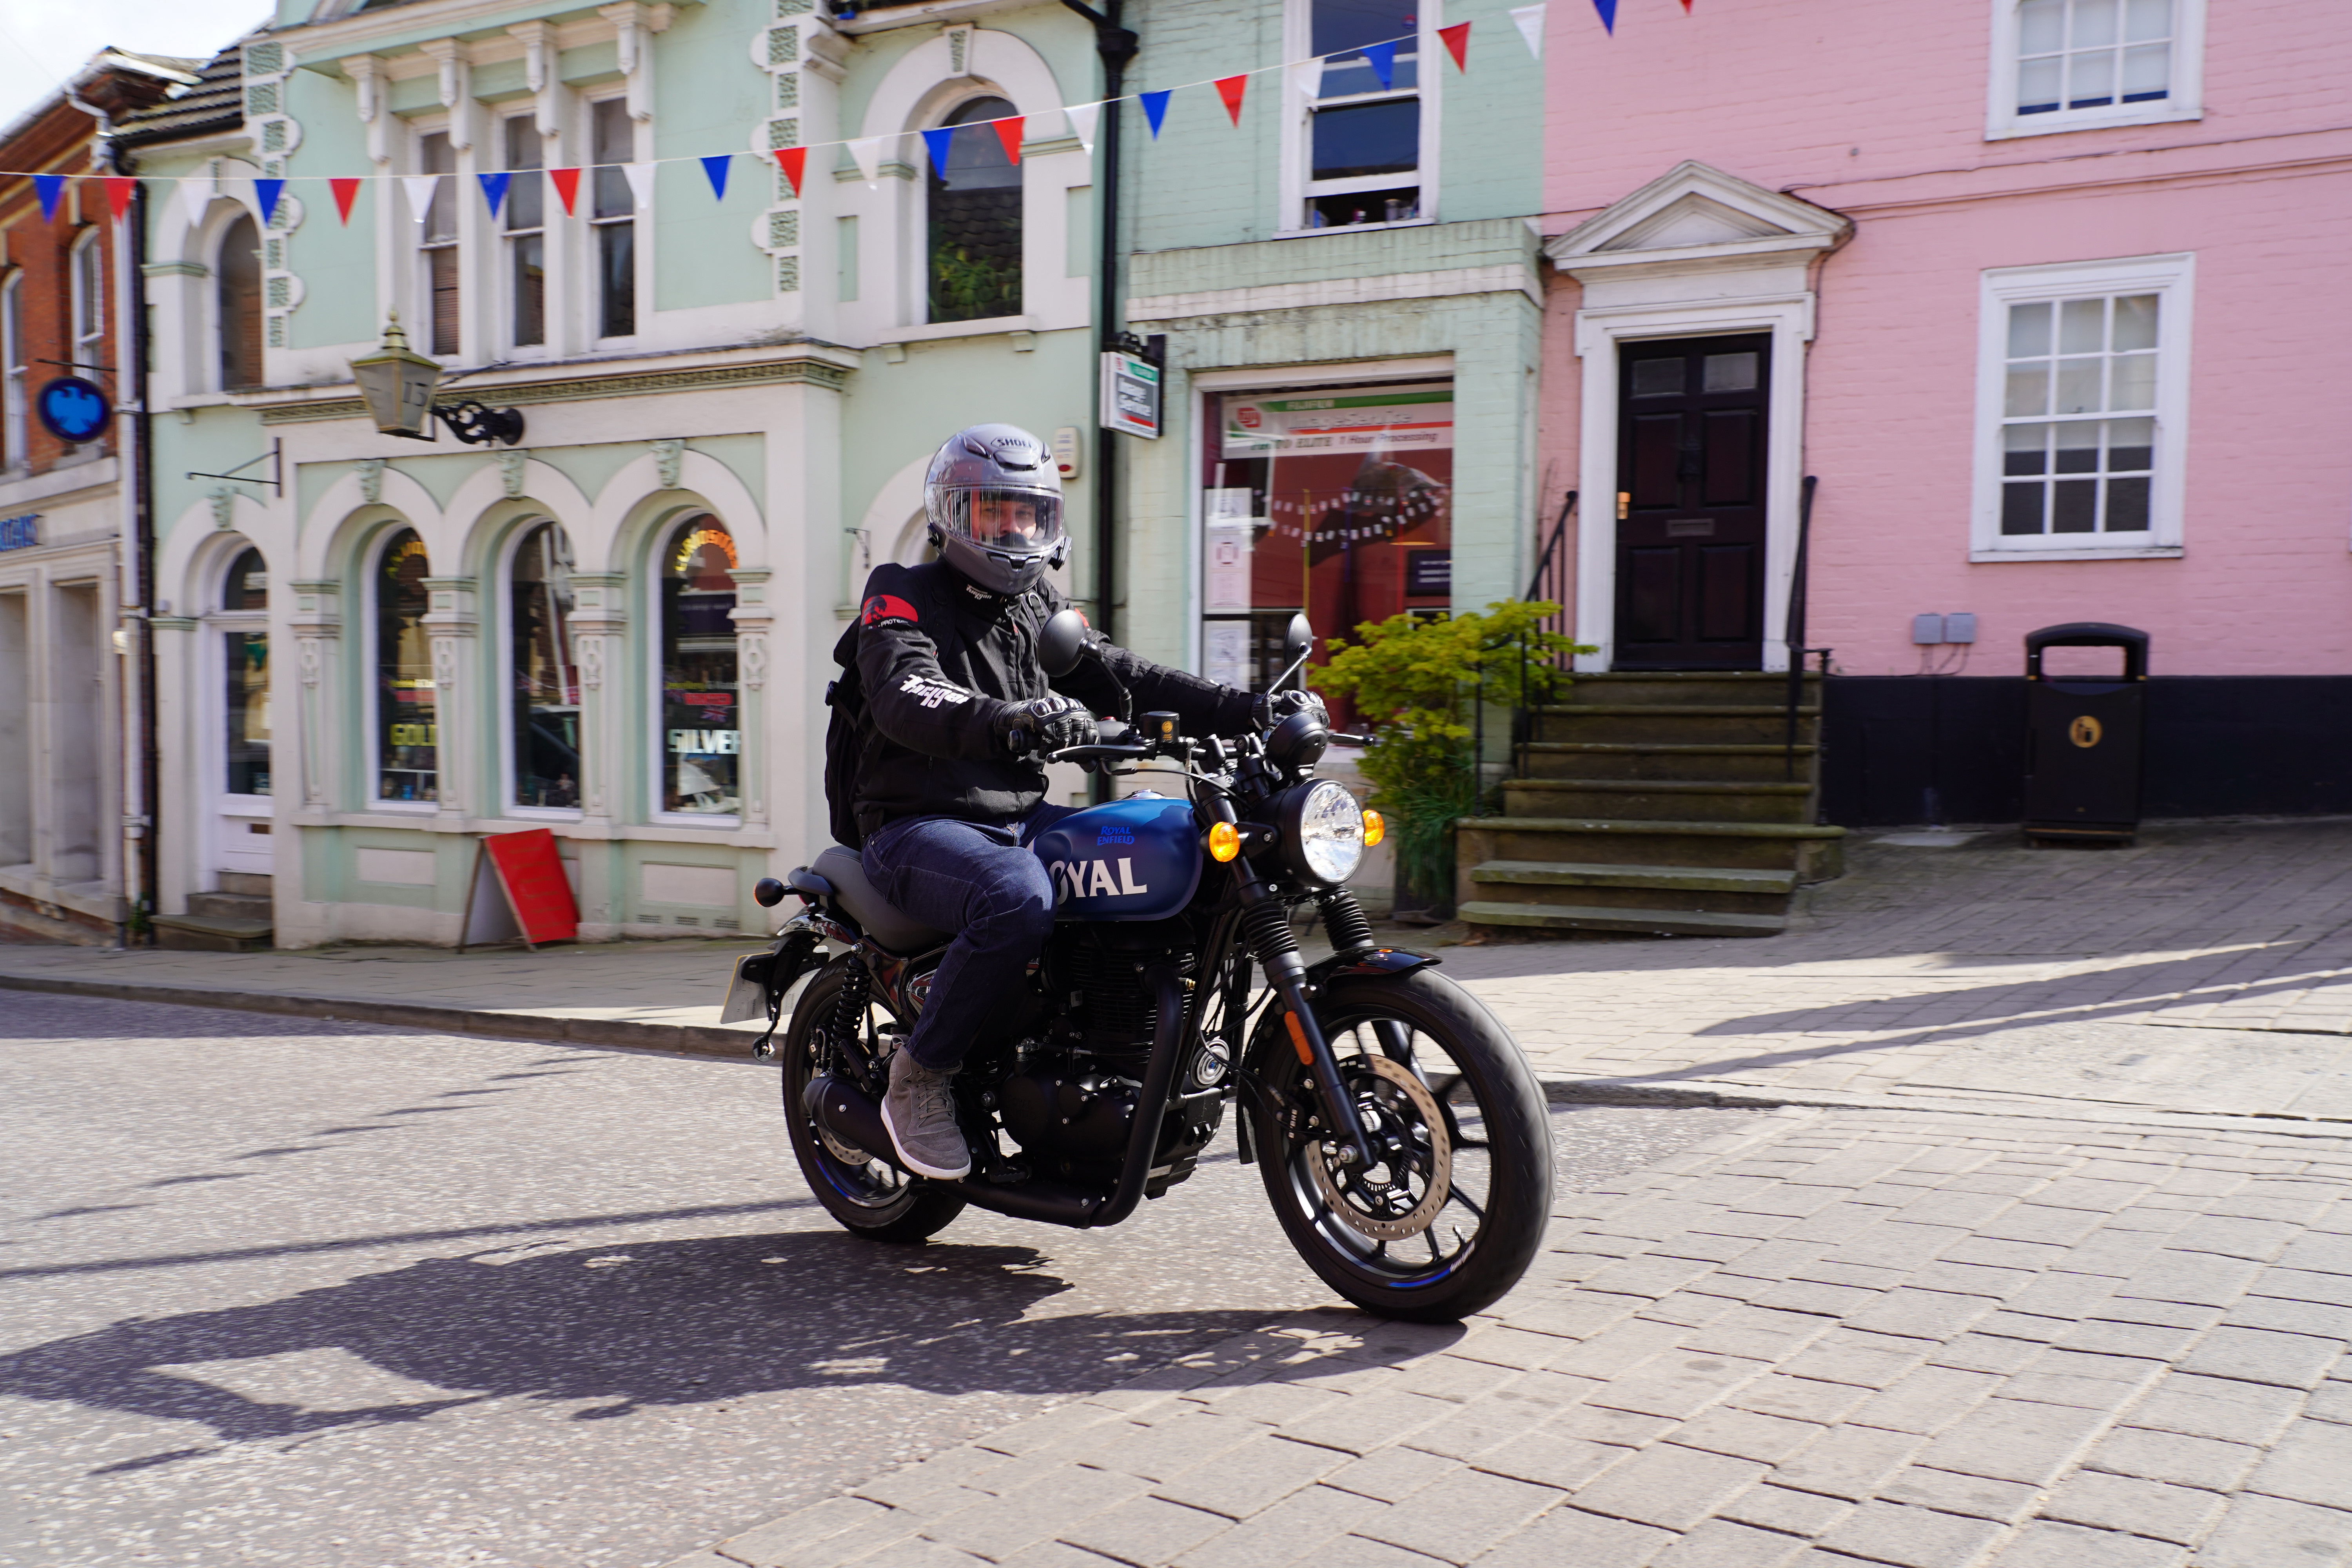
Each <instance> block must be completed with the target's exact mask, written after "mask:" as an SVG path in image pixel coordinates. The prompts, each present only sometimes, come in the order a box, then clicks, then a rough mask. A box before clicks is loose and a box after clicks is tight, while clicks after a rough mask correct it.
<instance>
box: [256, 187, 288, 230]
mask: <svg viewBox="0 0 2352 1568" xmlns="http://www.w3.org/2000/svg"><path fill="white" fill-rule="evenodd" d="M285 188H286V182H285V181H283V180H256V181H254V182H253V194H254V195H255V197H256V198H257V199H258V200H259V201H260V203H261V226H262V227H264V228H267V227H268V226H269V225H270V223H271V221H272V220H273V219H275V218H276V217H277V216H278V192H280V191H282V190H284V189H285Z"/></svg>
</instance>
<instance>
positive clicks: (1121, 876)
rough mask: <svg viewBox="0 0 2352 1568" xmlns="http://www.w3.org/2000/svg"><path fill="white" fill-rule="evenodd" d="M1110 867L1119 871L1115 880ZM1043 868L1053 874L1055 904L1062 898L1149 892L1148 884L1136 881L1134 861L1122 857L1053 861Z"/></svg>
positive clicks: (1118, 896) (1115, 896)
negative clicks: (1115, 858) (1115, 867)
mask: <svg viewBox="0 0 2352 1568" xmlns="http://www.w3.org/2000/svg"><path fill="white" fill-rule="evenodd" d="M1113 866H1117V867H1118V878H1117V879H1113V878H1112V876H1111V868H1112V867H1113ZM1045 869H1046V870H1047V871H1048V872H1050V873H1052V875H1053V878H1054V901H1055V903H1057V904H1058V903H1060V902H1061V901H1062V900H1065V899H1085V898H1092V897H1095V896H1097V895H1100V896H1102V897H1105V898H1112V899H1117V898H1124V897H1126V896H1127V895H1129V894H1131V893H1148V892H1150V891H1151V884H1150V883H1149V882H1139V881H1137V880H1136V879H1135V862H1134V861H1133V860H1131V859H1129V858H1127V857H1126V856H1123V855H1122V856H1120V857H1119V858H1118V859H1117V860H1115V861H1114V860H1054V861H1050V862H1048V863H1047V864H1046V867H1045Z"/></svg>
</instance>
